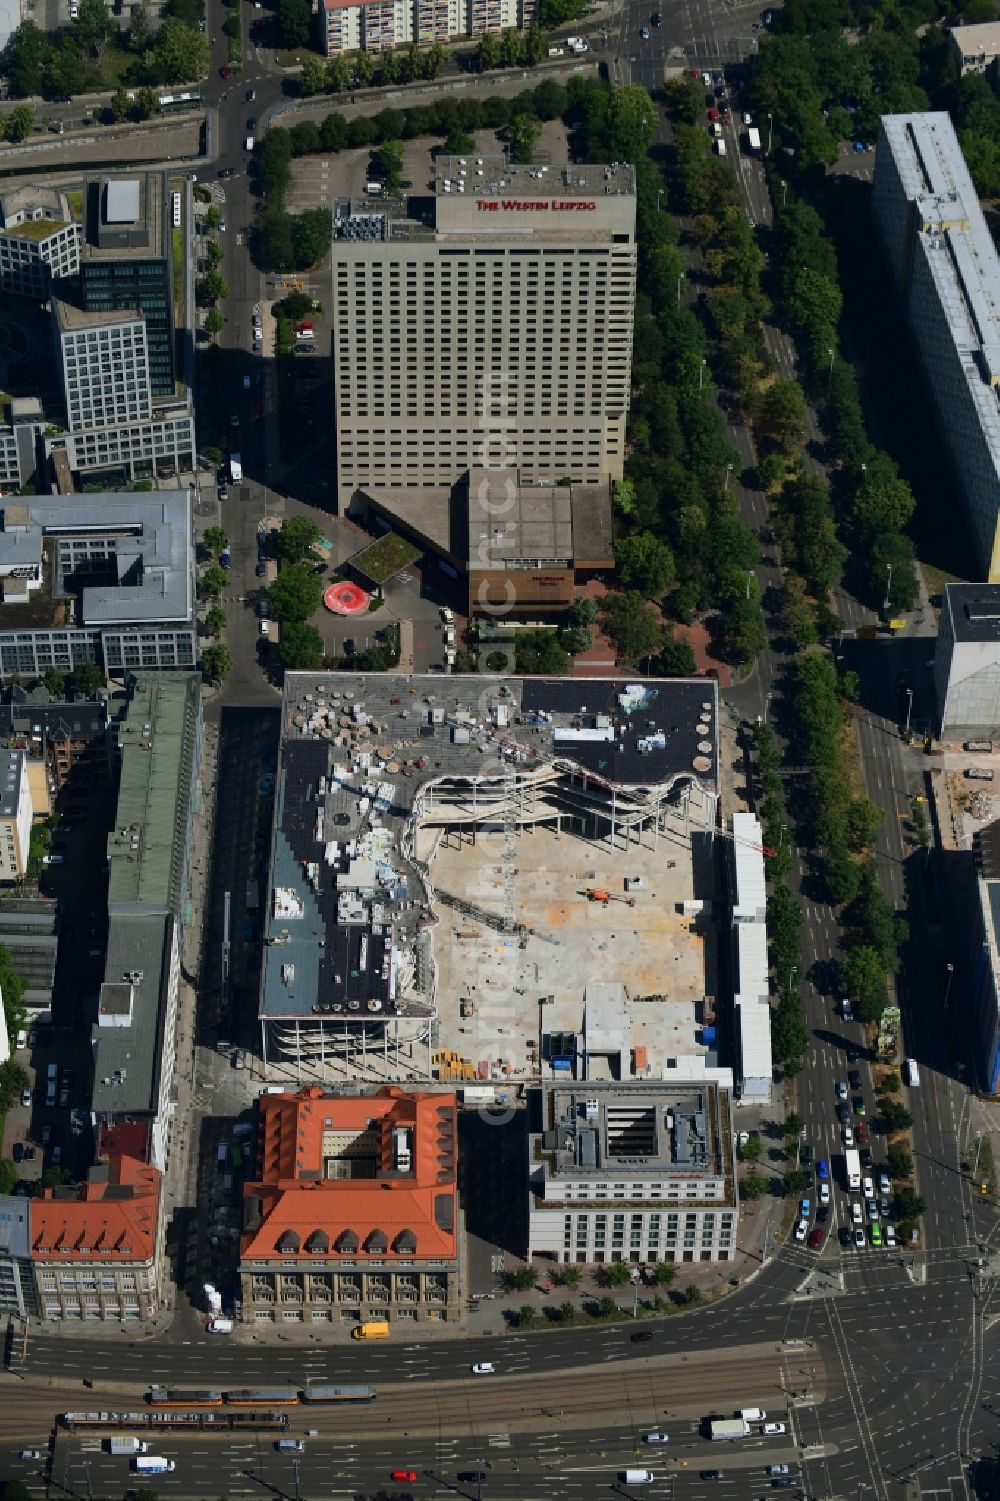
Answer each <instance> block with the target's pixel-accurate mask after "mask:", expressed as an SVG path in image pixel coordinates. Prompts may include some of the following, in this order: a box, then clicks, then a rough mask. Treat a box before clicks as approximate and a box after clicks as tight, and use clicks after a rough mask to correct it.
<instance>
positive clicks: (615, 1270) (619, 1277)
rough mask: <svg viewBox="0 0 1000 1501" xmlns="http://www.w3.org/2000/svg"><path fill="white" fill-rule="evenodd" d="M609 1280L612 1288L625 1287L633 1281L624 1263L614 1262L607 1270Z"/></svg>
mask: <svg viewBox="0 0 1000 1501" xmlns="http://www.w3.org/2000/svg"><path fill="white" fill-rule="evenodd" d="M607 1278H608V1281H609V1282H610V1283H611V1286H612V1287H624V1286H625V1284H626V1282H629V1281H630V1280H631V1278H630V1276H629V1269H628V1267H627V1266H626V1264H625V1262H624V1261H613V1262H612V1263H611V1265H610V1266H609V1267H608V1268H607Z"/></svg>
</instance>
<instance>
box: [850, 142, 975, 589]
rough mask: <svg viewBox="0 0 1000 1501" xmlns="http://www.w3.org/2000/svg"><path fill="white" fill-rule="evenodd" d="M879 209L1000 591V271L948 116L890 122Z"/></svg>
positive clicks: (960, 482)
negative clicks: (999, 520)
mask: <svg viewBox="0 0 1000 1501" xmlns="http://www.w3.org/2000/svg"><path fill="white" fill-rule="evenodd" d="M874 206H875V220H876V224H877V226H878V232H879V235H880V238H881V241H882V247H883V250H884V251H885V254H886V257H887V259H888V261H889V265H890V269H891V273H892V277H893V280H894V282H895V285H896V289H897V292H898V295H899V299H900V302H901V304H902V307H903V311H904V313H905V316H906V320H907V323H908V325H909V329H910V334H911V337H912V339H913V341H914V344H915V345H916V348H917V352H918V354H919V357H920V361H921V364H922V367H923V373H924V378H925V380H926V382H927V386H928V388H929V391H930V396H931V400H932V402H933V404H934V406H935V408H936V411H937V414H938V419H939V422H940V426H941V434H942V437H943V439H944V442H945V445H946V447H947V450H948V452H949V454H950V456H951V460H952V466H953V471H954V476H955V485H956V489H957V490H958V492H959V494H960V495H961V497H962V501H963V503H964V507H965V512H966V518H967V521H968V523H969V527H970V530H971V533H972V537H973V541H974V544H975V548H976V553H977V557H978V560H979V565H980V567H981V569H982V572H983V574H984V575H987V576H988V577H989V578H990V579H991V580H993V579H1000V535H998V528H997V520H998V514H1000V265H998V261H997V253H996V248H995V246H994V244H993V238H992V236H991V234H990V231H989V229H988V227H987V225H986V220H985V219H984V218H983V213H982V210H981V208H980V206H979V199H978V197H977V195H976V190H975V188H974V187H973V184H972V179H971V177H970V176H969V172H968V168H967V167H966V165H965V160H964V158H963V156H962V151H961V147H960V146H959V144H958V138H957V136H956V135H955V129H954V126H953V125H952V123H951V119H950V117H949V116H948V115H947V114H944V113H927V114H913V115H884V116H883V117H882V124H881V129H880V131H879V141H878V155H877V157H876V165H875V188H874Z"/></svg>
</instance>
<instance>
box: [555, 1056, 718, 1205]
mask: <svg viewBox="0 0 1000 1501" xmlns="http://www.w3.org/2000/svg"><path fill="white" fill-rule="evenodd" d="M540 1096H541V1098H540V1107H541V1121H540V1126H541V1130H540V1131H539V1132H538V1133H537V1135H536V1136H535V1142H534V1155H535V1156H536V1157H541V1158H544V1159H546V1161H547V1164H548V1167H549V1169H550V1171H552V1172H554V1173H556V1174H565V1175H567V1176H572V1177H573V1178H578V1177H580V1176H581V1175H583V1176H584V1177H586V1176H591V1177H594V1178H603V1179H614V1178H615V1177H617V1178H620V1179H623V1180H624V1179H629V1178H631V1177H633V1176H634V1175H635V1174H636V1173H637V1172H639V1171H647V1172H648V1171H649V1170H650V1169H655V1170H656V1171H658V1172H662V1173H665V1174H669V1173H677V1174H681V1175H683V1176H685V1177H687V1176H690V1175H691V1174H692V1173H699V1174H701V1173H713V1172H714V1173H721V1172H723V1171H724V1158H723V1153H722V1143H721V1141H720V1139H719V1131H718V1129H717V1112H718V1088H717V1087H716V1086H715V1085H714V1084H703V1085H699V1084H691V1083H678V1084H673V1083H666V1082H663V1083H661V1082H641V1083H640V1082H639V1081H630V1082H629V1083H628V1084H626V1085H625V1086H624V1087H622V1086H621V1085H619V1084H608V1083H604V1082H596V1083H595V1082H594V1081H593V1080H587V1081H584V1082H575V1083H572V1084H565V1085H563V1084H546V1085H543V1086H542V1088H541V1091H540Z"/></svg>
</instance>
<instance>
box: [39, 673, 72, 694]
mask: <svg viewBox="0 0 1000 1501" xmlns="http://www.w3.org/2000/svg"><path fill="white" fill-rule="evenodd" d="M42 682H43V683H44V684H45V690H46V692H47V693H50V694H51V695H52V697H53V698H62V696H63V694H64V693H65V691H66V678H65V676H64V674H63V673H61V672H60V671H59V668H58V667H50V668H49V669H48V671H47V672H46V674H45V676H44V677H43V678H42Z"/></svg>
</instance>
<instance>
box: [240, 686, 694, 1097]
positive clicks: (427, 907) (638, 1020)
mask: <svg viewBox="0 0 1000 1501" xmlns="http://www.w3.org/2000/svg"><path fill="white" fill-rule="evenodd" d="M282 712H283V740H282V747H281V753H280V759H279V768H278V777H277V789H276V800H275V810H276V811H275V822H274V830H273V836H272V857H271V864H270V885H269V890H268V902H267V911H266V915H265V935H264V936H265V951H264V963H263V971H262V979H261V990H260V1023H261V1035H262V1050H263V1055H264V1060H265V1067H267V1068H269V1069H272V1070H273V1069H277V1070H278V1073H277V1074H276V1075H275V1076H276V1077H293V1078H295V1079H297V1080H299V1081H301V1082H309V1081H311V1080H317V1081H319V1080H324V1081H335V1080H338V1079H339V1080H345V1081H346V1080H354V1079H358V1078H361V1079H366V1080H369V1081H380V1082H395V1081H398V1082H404V1083H405V1082H407V1081H417V1080H421V1081H427V1080H428V1079H431V1078H434V1077H437V1078H439V1079H442V1080H455V1079H464V1080H470V1081H474V1080H477V1079H483V1080H497V1079H501V1080H509V1081H511V1082H517V1081H523V1080H526V1079H530V1078H537V1077H538V1075H539V1073H540V1071H541V1070H542V1067H543V1060H542V1057H541V1054H542V1052H543V1051H544V1052H545V1053H546V1054H548V1052H549V1051H550V1042H549V1039H550V1038H551V1036H553V1035H556V1036H560V1035H563V1036H565V1035H567V1034H574V1035H580V1034H585V1032H586V1024H585V1023H584V1022H582V1020H581V1018H582V1016H583V1013H584V1012H586V1015H587V1017H589V1018H590V1023H591V1025H592V1026H593V1025H594V1019H595V1017H596V1015H597V1011H598V1009H599V997H601V996H602V994H603V992H602V990H601V987H602V986H606V987H611V988H614V989H615V997H616V999H615V1000H614V1005H618V1004H619V1003H620V1004H621V1005H622V1006H623V1007H624V1008H625V1013H626V1014H625V1026H626V1028H627V1032H628V1037H629V1039H630V1040H629V1042H628V1043H627V1044H626V1053H627V1054H628V1056H629V1058H630V1060H632V1061H630V1063H629V1064H628V1067H629V1068H631V1067H632V1066H633V1064H634V1066H635V1067H636V1068H637V1070H638V1071H639V1072H641V1073H643V1074H645V1073H646V1072H648V1069H649V1068H650V1067H655V1068H656V1069H657V1070H659V1069H661V1068H664V1067H666V1066H667V1065H668V1063H669V1061H670V1060H676V1059H677V1058H679V1057H683V1058H686V1059H688V1060H690V1058H691V1056H693V1055H697V1057H698V1059H699V1060H700V1062H699V1065H698V1067H701V1068H704V1067H709V1068H711V1067H713V1066H714V1064H715V1061H716V1060H715V1058H714V1049H713V1046H712V1045H711V1044H710V1045H708V1046H704V1045H703V1044H704V1042H705V1039H704V1038H703V1039H702V1042H696V1040H695V1033H694V1025H695V1018H696V1015H697V1012H698V1008H699V1007H701V1006H703V1005H704V1004H705V996H706V992H709V993H714V990H715V985H716V981H715V972H714V967H715V957H714V954H715V946H714V943H712V942H710V941H708V939H709V937H710V930H711V918H710V915H709V912H708V906H709V905H710V903H709V904H706V900H705V899H706V898H707V897H709V896H710V895H711V893H712V891H713V890H714V887H715V875H714V861H713V857H712V835H713V832H714V829H715V823H716V803H717V789H718V776H719V770H718V701H717V691H716V688H715V685H714V684H713V683H709V682H705V681H704V680H697V681H696V680H683V681H681V680H672V679H657V680H655V681H645V680H641V681H634V682H626V681H624V680H593V679H591V680H588V681H575V682H569V681H563V680H550V679H531V678H528V679H519V678H513V677H511V678H506V677H505V678H491V677H486V676H480V675H474V676H468V677H466V676H449V677H447V678H442V677H439V676H432V675H428V676H412V675H410V676H405V675H399V674H378V675H371V676H367V677H366V676H363V675H358V674H349V673H327V674H316V673H289V674H288V675H287V676H286V680H285V690H284V703H283V711H282ZM543 1008H544V1009H543ZM543 1023H544V1025H543ZM713 1035H714V1034H713ZM629 1049H634V1050H635V1052H634V1054H633V1053H631V1052H629ZM591 1051H592V1052H593V1053H594V1056H595V1059H596V1049H593V1048H592V1049H591ZM553 1056H554V1055H553ZM649 1060H652V1062H651V1063H650V1061H649ZM544 1066H545V1068H546V1069H548V1068H549V1067H550V1066H552V1065H550V1064H549V1063H548V1062H546V1063H545V1065H544ZM686 1067H687V1068H688V1071H689V1072H690V1071H691V1069H692V1068H693V1067H694V1065H691V1064H690V1062H688V1064H687V1065H686ZM595 1069H596V1063H592V1065H591V1072H592V1073H593V1071H594V1070H595ZM605 1076H606V1077H609V1078H610V1077H615V1076H616V1075H615V1071H614V1070H611V1071H608V1072H607V1073H606V1075H605Z"/></svg>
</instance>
